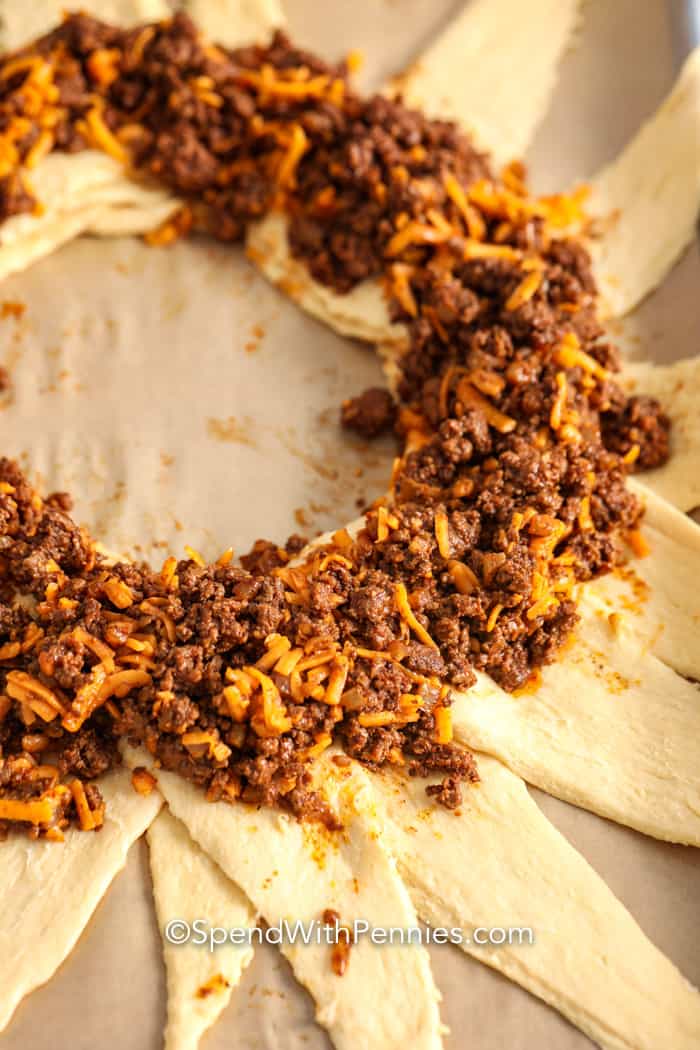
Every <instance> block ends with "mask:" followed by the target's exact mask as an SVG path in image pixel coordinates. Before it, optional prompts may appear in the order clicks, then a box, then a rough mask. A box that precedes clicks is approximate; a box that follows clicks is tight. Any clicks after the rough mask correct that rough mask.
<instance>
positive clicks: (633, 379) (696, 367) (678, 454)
mask: <svg viewBox="0 0 700 1050" xmlns="http://www.w3.org/2000/svg"><path fill="white" fill-rule="evenodd" d="M623 384H624V385H625V386H626V387H627V389H628V390H629V391H630V393H634V392H635V391H637V390H643V391H644V393H645V394H648V395H649V396H650V397H655V398H657V399H658V400H659V401H660V402H661V404H662V405H663V406H664V410H665V411H666V412H667V414H668V415H669V416H670V417H671V422H672V424H673V425H672V428H671V458H670V459H669V461H668V463H666V464H664V466H663V467H657V469H656V470H650V471H648V472H647V473H645V474H644V484H645V485H646V486H648V487H649V488H650V489H653V490H654V492H656V493H658V495H659V496H663V497H664V498H665V499H667V500H668V501H669V502H670V503H673V504H674V505H675V506H676V507H679V508H680V509H681V510H684V511H689V510H693V508H695V507H698V506H700V412H698V405H700V357H689V358H686V359H685V360H683V361H676V363H675V364H672V365H655V364H652V363H651V362H646V361H645V362H637V361H634V362H630V363H628V364H626V365H625V370H624V374H623Z"/></svg>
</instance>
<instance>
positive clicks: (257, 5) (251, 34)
mask: <svg viewBox="0 0 700 1050" xmlns="http://www.w3.org/2000/svg"><path fill="white" fill-rule="evenodd" d="M177 6H178V7H182V8H184V10H185V11H186V12H187V14H188V15H189V16H190V17H191V18H192V20H193V21H194V22H195V24H196V25H197V26H199V28H200V29H201V30H202V32H203V33H204V34H205V36H207V37H209V39H210V40H213V41H215V42H216V43H217V44H224V45H225V46H226V47H238V46H239V45H240V44H248V43H250V42H251V41H257V40H266V39H267V38H268V37H269V35H270V33H271V32H272V30H273V29H277V28H279V27H281V26H283V25H284V23H285V21H286V19H285V17H284V11H283V10H282V5H281V4H280V3H279V0H179V2H178V4H177Z"/></svg>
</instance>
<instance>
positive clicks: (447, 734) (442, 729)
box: [433, 706, 453, 744]
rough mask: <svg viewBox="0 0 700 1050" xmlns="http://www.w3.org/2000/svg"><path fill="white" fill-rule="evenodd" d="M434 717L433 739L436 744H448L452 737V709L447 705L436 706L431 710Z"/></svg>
mask: <svg viewBox="0 0 700 1050" xmlns="http://www.w3.org/2000/svg"><path fill="white" fill-rule="evenodd" d="M433 718H434V719H435V741H436V743H438V744H449V743H450V742H451V740H452V737H453V731H452V711H451V710H450V708H449V707H442V706H440V707H436V708H435V711H434V712H433Z"/></svg>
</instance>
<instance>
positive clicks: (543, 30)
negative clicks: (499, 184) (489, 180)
mask: <svg viewBox="0 0 700 1050" xmlns="http://www.w3.org/2000/svg"><path fill="white" fill-rule="evenodd" d="M581 6H582V5H581V2H580V0H530V3H528V5H527V7H523V6H522V5H521V4H519V3H518V2H517V0H473V2H472V3H470V4H466V5H465V7H464V10H463V11H462V13H461V14H459V15H458V16H457V17H456V18H455V19H454V21H452V22H450V24H449V25H448V26H447V28H446V29H445V30H444V32H443V33H442V34H441V36H439V37H438V39H437V40H436V41H435V43H434V44H432V45H431V46H430V47H429V48H428V50H427V51H425V52H424V54H422V55H421V56H420V57H419V58H418V60H417V61H416V62H415V63H414V65H413V66H412V67H411V68H410V69H408V70H407V72H406V73H405V74H403V75H401V76H398V77H396V79H395V81H394V83H393V85H392V86H393V87H394V89H395V90H396V91H398V92H400V93H401V94H402V96H403V98H404V100H405V101H406V102H407V104H408V105H409V106H412V107H414V108H417V109H422V110H423V111H424V112H426V113H428V115H429V116H439V117H444V118H446V119H449V120H455V121H457V122H458V123H459V124H462V125H463V126H464V127H465V128H466V129H467V130H468V131H469V132H470V133H471V134H472V135H473V136H474V139H475V141H476V142H477V143H478V145H479V146H480V147H481V148H482V149H485V150H488V151H489V152H490V153H491V154H492V155H493V158H494V161H495V163H496V165H499V164H505V163H506V162H507V161H509V160H512V159H513V157H522V156H523V155H524V154H525V152H526V150H527V147H528V146H529V144H530V141H531V139H532V136H533V134H534V132H535V129H536V128H537V125H538V124H539V122H540V120H541V119H542V117H543V116H544V114H545V111H546V109H547V106H548V105H549V100H550V98H551V96H552V92H553V91H554V87H555V84H556V77H557V69H558V65H559V60H560V59H561V57H562V55H563V53H564V51H565V49H566V47H567V45H568V44H569V43H570V40H571V37H572V35H573V32H574V30H575V29H576V27H577V25H578V22H579V16H580V10H581ZM513 70H517V76H513ZM523 85H527V87H526V89H525V90H523Z"/></svg>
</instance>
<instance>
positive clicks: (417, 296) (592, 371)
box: [0, 14, 669, 838]
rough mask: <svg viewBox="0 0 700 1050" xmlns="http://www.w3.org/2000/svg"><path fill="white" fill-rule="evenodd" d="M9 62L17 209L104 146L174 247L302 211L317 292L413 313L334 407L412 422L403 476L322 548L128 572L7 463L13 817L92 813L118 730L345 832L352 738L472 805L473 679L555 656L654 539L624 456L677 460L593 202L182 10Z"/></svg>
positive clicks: (5, 73) (527, 671)
mask: <svg viewBox="0 0 700 1050" xmlns="http://www.w3.org/2000/svg"><path fill="white" fill-rule="evenodd" d="M0 74H1V76H0V140H2V143H3V146H4V147H5V148H4V153H3V156H4V157H6V158H8V159H7V165H6V167H7V170H6V171H3V172H2V175H1V177H0V220H1V219H6V218H9V217H10V216H12V215H14V214H18V213H21V212H23V211H31V210H32V209H33V208H34V207H35V206H36V202H35V201H34V199H33V197H32V194H31V191H30V189H29V187H28V183H25V181H24V179H23V170H24V168H25V167H28V168H31V167H32V166H33V165H34V164H35V163H37V162H38V160H39V159H40V158H41V156H43V155H44V154H45V153H46V152H49V151H50V150H63V151H68V152H71V151H77V150H81V149H85V148H88V147H92V148H100V149H103V150H105V151H107V152H108V153H110V154H111V155H112V156H114V157H115V158H116V159H118V160H120V161H122V162H124V163H125V164H127V163H128V164H129V165H130V166H131V167H132V168H133V169H134V170H135V171H137V172H138V173H139V176H140V177H142V178H146V179H150V180H153V181H155V182H157V183H158V184H160V185H163V186H166V187H168V188H170V189H172V190H173V191H174V192H175V193H177V195H178V196H179V197H180V198H181V199H182V201H183V205H182V208H181V210H180V212H179V213H178V215H177V216H176V217H175V219H174V220H171V221H170V222H169V223H167V224H166V225H165V226H164V227H163V228H162V229H161V230H159V231H156V233H155V234H153V235H152V236H151V237H150V238H149V239H150V240H151V241H152V242H153V243H154V244H166V243H169V242H170V241H171V240H174V239H175V238H176V237H178V236H181V235H183V234H186V233H187V232H189V231H202V232H207V233H211V234H213V235H215V236H217V237H219V238H222V239H225V240H232V241H234V240H239V239H241V238H242V237H243V236H244V234H245V231H246V228H247V226H248V225H249V224H250V222H252V221H254V220H255V219H259V218H261V217H262V216H264V215H265V214H266V213H267V212H269V211H270V209H272V208H281V209H284V211H285V213H286V215H287V217H288V222H289V245H290V249H291V251H292V253H293V254H294V255H295V256H296V257H297V258H299V259H300V260H303V262H304V263H305V265H306V266H307V267H308V269H309V271H310V273H311V274H312V276H313V277H314V278H315V279H316V280H318V281H320V282H322V283H324V284H327V285H329V286H330V287H331V288H333V289H335V290H336V291H337V292H339V293H344V292H347V291H349V290H350V289H352V288H353V287H354V286H355V285H356V284H357V283H358V282H360V281H362V280H366V279H368V278H375V279H379V280H382V281H383V282H384V286H385V290H386V296H387V300H388V303H389V308H390V311H391V316H392V319H393V320H394V321H397V322H401V323H402V324H404V326H405V329H406V347H405V349H404V350H403V352H401V353H400V354H399V355H398V356H397V360H396V362H395V363H396V368H397V374H398V376H399V379H398V382H397V389H396V391H395V392H394V394H395V396H392V395H391V394H390V393H389V392H388V391H385V390H379V389H376V388H374V389H371V390H368V391H366V392H365V393H364V394H361V395H360V396H359V397H355V398H353V399H351V400H349V401H347V402H345V403H344V405H343V409H342V420H343V423H344V425H345V426H347V427H348V428H350V429H353V430H355V431H356V432H358V433H359V434H361V435H362V436H363V437H367V438H371V437H373V436H375V435H377V434H380V433H382V432H385V431H387V430H391V429H392V428H393V429H394V430H395V432H396V434H397V435H398V436H399V438H400V439H401V441H402V453H401V455H400V457H399V458H398V459H397V461H396V465H395V469H394V473H393V477H392V482H391V491H390V494H389V496H388V497H387V499H386V500H384V501H383V502H382V503H381V504H380V505H377V506H375V507H374V508H373V509H372V510H370V511H369V512H368V513H367V514H366V515H365V518H364V523H363V527H362V528H361V530H360V531H359V533H358V534H357V535H353V536H351V535H349V534H348V532H347V531H346V530H345V529H340V530H339V531H338V532H337V533H335V534H334V536H333V538H332V540H331V541H330V542H329V543H327V544H325V545H323V546H321V547H317V548H315V549H312V550H311V551H310V552H307V553H305V554H303V555H302V556H301V559H300V558H299V555H300V552H301V551H302V548H303V546H304V541H303V540H302V539H301V538H299V537H292V539H291V540H290V541H288V543H287V545H286V546H285V547H280V546H278V545H276V544H274V543H271V542H269V541H264V540H260V541H258V543H256V544H255V546H254V547H253V549H252V550H251V551H250V553H249V554H248V555H245V556H244V557H243V558H241V559H240V564H234V562H233V560H232V558H231V556H230V553H229V554H226V555H224V556H222V558H221V559H220V560H219V561H218V562H217V563H215V564H213V565H205V564H204V563H203V562H202V560H201V559H200V558H199V556H197V555H196V554H195V553H194V552H193V553H192V554H191V556H190V557H189V558H187V559H184V560H181V561H177V560H176V559H175V558H168V559H167V560H166V562H165V564H164V565H163V567H162V568H161V569H160V570H159V571H156V570H155V569H153V568H150V567H148V566H135V565H131V564H126V563H118V564H114V565H112V564H109V563H108V562H107V561H106V560H105V559H104V558H102V557H101V556H100V555H99V553H98V552H97V550H96V548H95V545H94V543H93V541H92V539H91V538H90V537H89V536H88V535H87V534H86V532H85V531H84V530H82V529H80V528H79V527H78V526H77V525H76V524H75V523H74V522H73V521H72V519H71V518H70V516H69V510H70V503H69V498H68V497H67V496H66V495H65V494H61V493H58V494H55V495H53V496H51V497H49V498H47V499H46V500H45V501H44V500H42V499H41V497H40V496H39V495H38V494H37V493H36V492H34V491H33V490H32V488H31V487H30V486H29V485H28V483H27V481H26V479H25V478H24V476H23V475H22V473H21V471H20V470H19V468H18V467H17V466H16V465H15V464H14V463H12V462H10V461H8V460H3V461H2V462H0V668H1V669H0V685H1V687H2V693H1V694H0V748H1V753H0V788H2V791H1V792H0V829H2V830H4V831H6V830H7V829H8V828H9V827H11V826H13V825H14V826H20V827H23V828H25V829H27V830H28V831H29V832H30V834H32V835H47V836H48V837H53V838H60V836H61V834H62V829H64V828H65V827H66V826H67V825H68V824H69V823H70V822H71V821H75V822H76V823H78V824H79V825H80V826H81V827H83V828H86V829H91V828H97V827H99V826H100V825H101V823H102V819H103V810H104V806H103V803H102V800H101V798H100V795H99V790H98V788H97V786H96V784H95V783H94V780H95V779H96V778H97V777H99V776H100V774H102V773H103V772H104V771H105V770H107V769H109V768H110V767H111V766H112V765H113V764H114V763H115V762H117V761H118V747H117V744H118V740H119V739H120V738H126V739H128V740H130V741H131V742H133V743H136V744H142V745H145V746H146V747H147V748H148V750H149V751H150V752H151V754H152V755H153V756H154V757H155V758H156V759H157V761H158V762H159V763H160V764H161V765H162V766H163V767H164V768H167V769H172V770H176V771H177V772H179V773H181V774H182V775H183V776H185V777H187V778H188V779H190V780H192V781H193V782H195V783H196V784H198V785H200V786H201V787H202V788H203V789H204V790H205V791H206V794H207V797H208V798H210V799H227V800H230V801H233V800H236V799H243V800H244V801H247V802H251V803H256V804H265V805H271V804H275V805H280V806H283V807H286V808H287V809H289V810H290V811H291V812H293V813H295V814H296V815H298V816H299V817H303V818H308V819H320V820H324V821H326V822H327V823H329V824H331V825H332V824H333V822H334V817H333V815H332V814H331V813H330V812H329V811H328V810H327V808H326V807H325V805H324V803H323V801H322V799H321V797H320V796H319V795H318V794H317V793H316V792H315V791H314V790H313V789H312V787H311V781H310V775H309V763H310V760H311V759H312V758H313V757H314V756H316V755H318V754H320V753H321V752H322V751H323V750H325V749H326V748H327V747H328V746H329V745H330V744H331V743H332V742H337V743H339V744H341V745H342V747H343V749H344V750H345V752H346V753H347V754H348V755H351V756H353V757H354V758H357V759H359V760H360V761H362V762H364V763H366V764H368V765H369V766H374V767H378V766H383V765H386V764H393V765H402V766H406V767H407V768H408V771H409V772H410V773H412V774H414V775H421V776H424V775H427V774H432V773H438V774H440V775H441V777H442V780H441V782H440V783H439V784H436V785H435V786H434V787H431V788H430V789H429V794H430V795H433V796H435V797H436V799H437V800H438V801H439V802H441V803H442V804H444V805H446V806H448V807H451V808H456V807H458V806H459V804H460V801H461V787H460V785H461V784H462V783H463V782H465V781H467V782H469V781H475V780H477V779H478V773H477V769H476V765H475V762H474V759H473V757H472V756H471V755H470V753H469V752H468V751H467V750H466V749H464V748H463V747H460V746H458V745H457V744H456V743H455V742H454V740H453V734H452V725H451V717H450V706H451V703H452V692H451V691H452V690H453V689H467V688H469V687H470V686H471V685H472V684H473V683H474V681H475V671H477V670H482V671H485V672H487V673H488V674H490V675H491V676H492V677H493V678H494V679H495V680H496V681H497V682H498V683H499V684H500V685H501V686H502V687H503V688H505V689H507V690H511V691H512V690H517V689H519V688H522V687H523V686H525V685H526V684H527V683H528V681H529V680H530V679H531V678H532V675H533V673H534V672H535V671H536V669H537V668H539V667H540V666H542V665H543V664H546V663H548V662H549V661H551V660H552V659H554V658H555V657H556V654H557V651H558V650H559V649H560V648H561V646H562V644H563V643H564V642H565V640H566V639H567V637H569V635H570V633H571V630H572V628H573V626H574V625H575V623H576V619H577V613H576V595H577V588H578V586H579V585H580V584H581V583H582V582H585V581H586V580H590V579H591V578H593V577H595V576H597V575H600V574H601V573H605V572H608V571H610V569H611V568H612V567H613V566H614V565H615V563H616V561H617V560H618V558H619V557H620V543H621V540H622V539H623V538H624V537H625V536H631V537H632V540H633V542H634V538H635V536H636V532H635V530H636V528H637V526H638V524H639V519H640V514H641V509H640V506H639V505H638V503H637V501H636V499H635V497H634V496H633V495H632V494H631V492H630V491H629V489H628V488H627V486H626V480H625V479H626V476H627V473H628V471H629V470H630V469H633V468H635V469H636V468H648V467H652V466H657V465H658V464H660V463H662V462H664V461H665V459H666V458H667V456H668V452H669V421H668V418H667V417H666V416H665V414H664V413H663V412H662V410H661V408H660V406H659V405H658V404H657V402H655V401H653V400H652V399H650V398H646V397H643V396H638V397H633V398H627V397H626V396H625V394H624V393H623V391H622V390H621V388H620V386H619V385H618V384H617V383H616V381H615V378H614V375H615V372H616V371H617V370H618V367H619V366H618V360H617V352H616V350H615V348H614V347H613V346H611V345H610V343H609V342H608V341H607V339H606V336H605V332H604V330H603V328H602V327H601V325H600V323H599V321H598V319H597V314H596V289H595V284H594V280H593V277H592V274H591V267H590V260H589V258H588V255H587V253H586V250H585V248H584V247H583V245H582V243H581V242H580V240H579V239H577V236H576V235H575V234H576V232H577V231H579V230H580V229H581V228H582V223H583V214H582V211H581V201H580V200H579V198H578V197H577V196H576V195H574V196H572V197H566V198H565V197H554V198H544V199H534V198H532V197H531V196H529V195H528V193H527V190H526V187H525V183H524V173H523V171H522V169H521V168H520V167H519V166H518V165H516V164H514V165H511V166H510V167H509V168H507V169H506V170H505V171H504V172H502V173H501V174H496V173H495V172H493V171H492V170H491V166H490V162H489V159H488V158H487V157H486V156H484V155H483V154H481V153H479V152H478V151H476V150H475V149H474V147H473V146H472V144H471V142H470V140H469V138H468V137H467V136H466V135H465V134H464V133H463V132H461V131H459V130H458V129H457V128H456V127H455V126H454V125H453V124H450V123H447V122H444V121H436V120H428V119H427V118H425V117H424V116H423V115H422V114H420V113H418V112H414V111H411V110H409V109H407V108H406V107H405V106H404V105H403V104H402V102H401V101H400V99H398V100H389V99H386V98H383V97H379V96H374V97H371V98H361V97H359V96H358V95H357V94H356V93H355V92H354V91H353V89H352V88H351V86H350V84H349V82H348V79H347V75H346V70H345V68H344V67H343V66H342V65H340V66H329V65H327V64H326V63H324V62H322V61H321V60H319V59H317V58H316V57H314V56H312V55H309V54H308V53H306V52H302V51H300V50H298V49H297V48H295V47H294V45H293V44H292V43H291V42H290V41H289V40H288V38H287V37H286V36H284V35H283V34H281V33H278V34H276V35H275V36H274V37H273V39H272V41H271V43H270V44H269V45H268V46H265V47H250V48H244V49H238V50H235V51H231V50H227V49H225V48H220V47H216V46H213V45H210V44H207V43H205V42H203V41H202V40H201V39H200V38H199V36H198V34H197V32H196V29H195V27H194V26H193V24H192V23H191V22H190V21H189V19H187V18H186V17H185V16H184V15H181V14H179V15H176V16H174V17H173V18H172V19H171V20H169V21H167V22H165V23H162V24H159V25H154V26H147V27H139V28H137V29H131V30H122V29H118V28H115V27H112V26H109V25H106V24H104V23H101V22H99V21H97V20H96V19H93V18H90V17H88V16H86V15H72V16H69V17H68V18H67V19H66V20H65V21H64V22H63V24H62V25H61V26H60V27H59V28H58V29H56V30H55V31H54V32H52V33H50V34H48V35H47V36H45V37H43V38H42V39H41V40H39V41H38V42H36V43H34V44H32V45H30V46H29V47H28V48H25V49H24V50H23V51H21V52H18V53H17V54H16V55H13V56H9V57H6V58H5V59H3V60H2V61H1V62H0ZM572 230H573V233H571V232H570V231H572Z"/></svg>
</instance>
